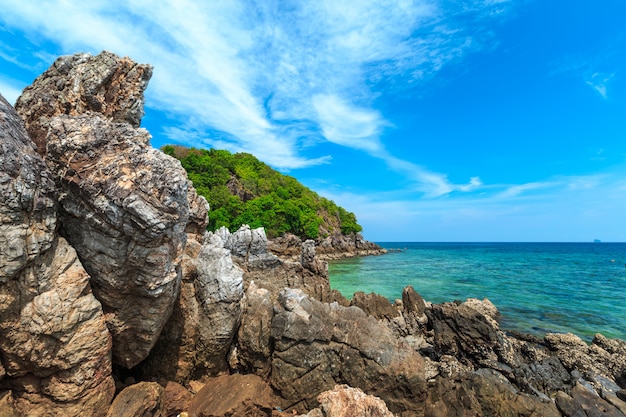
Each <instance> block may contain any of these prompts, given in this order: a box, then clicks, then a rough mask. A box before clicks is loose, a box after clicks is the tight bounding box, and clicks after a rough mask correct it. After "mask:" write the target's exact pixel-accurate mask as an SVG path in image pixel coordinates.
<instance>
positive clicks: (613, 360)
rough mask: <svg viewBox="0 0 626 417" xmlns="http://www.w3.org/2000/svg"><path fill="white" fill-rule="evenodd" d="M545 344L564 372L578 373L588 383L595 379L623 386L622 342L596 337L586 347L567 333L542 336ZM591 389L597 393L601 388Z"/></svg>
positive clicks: (625, 359)
mask: <svg viewBox="0 0 626 417" xmlns="http://www.w3.org/2000/svg"><path fill="white" fill-rule="evenodd" d="M545 343H546V345H547V346H548V347H549V348H550V349H551V350H552V351H554V352H555V353H556V356H557V357H558V358H559V359H560V360H561V362H562V363H563V365H564V366H565V367H566V368H567V369H568V370H570V371H571V370H577V371H579V372H581V373H582V374H583V375H584V376H585V378H587V380H589V381H591V382H592V383H593V382H594V380H597V378H598V377H602V378H605V379H608V380H610V381H613V382H614V383H617V384H618V385H619V384H620V383H621V384H622V385H623V384H624V382H626V342H625V341H622V340H618V339H607V338H606V337H604V336H602V335H600V334H597V335H596V336H595V337H594V339H593V341H592V343H591V345H587V344H586V343H585V342H584V341H583V340H582V339H581V338H579V337H578V336H576V335H574V334H571V333H566V334H557V333H550V334H547V335H546V336H545ZM595 388H596V389H597V390H600V389H601V386H599V385H598V384H595Z"/></svg>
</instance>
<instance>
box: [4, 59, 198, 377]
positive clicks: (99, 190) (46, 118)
mask: <svg viewBox="0 0 626 417" xmlns="http://www.w3.org/2000/svg"><path fill="white" fill-rule="evenodd" d="M151 73H152V69H151V67H150V66H148V65H139V64H136V63H134V62H132V61H131V60H130V59H128V58H119V57H117V56H115V55H113V54H111V53H108V52H103V53H101V54H100V55H97V56H90V55H87V54H77V55H73V56H66V57H61V58H59V59H58V60H57V61H56V62H55V63H54V64H53V65H52V67H51V68H50V69H49V70H48V71H46V72H45V73H44V74H42V75H41V76H40V77H38V78H37V79H36V80H35V82H34V83H33V85H31V86H30V87H28V88H27V89H26V90H25V91H24V93H23V94H22V96H21V97H20V98H19V99H18V101H17V104H16V106H17V108H18V110H19V112H20V114H21V116H22V117H23V118H24V120H25V122H26V126H27V129H28V131H29V133H30V135H31V136H32V137H33V138H34V139H35V142H36V144H37V147H38V149H39V152H40V153H43V154H45V156H46V158H45V160H46V163H47V165H48V167H49V169H50V170H51V171H52V172H53V174H54V175H55V177H56V178H55V181H56V183H57V188H58V190H59V196H60V203H61V215H60V223H61V224H62V234H63V235H64V236H65V237H66V238H67V239H68V241H69V242H70V244H71V245H72V246H73V247H74V248H75V249H76V251H77V252H78V255H79V257H80V259H81V262H82V263H83V265H84V266H85V269H86V270H87V271H88V272H89V274H90V275H91V278H92V281H91V284H92V287H93V291H94V294H95V296H96V297H97V298H98V300H100V302H101V303H102V305H103V309H104V312H105V315H106V318H107V324H108V326H109V329H110V331H111V333H112V335H113V340H114V344H113V356H114V360H115V361H116V362H117V363H119V364H121V365H122V366H125V367H128V368H130V367H133V366H135V365H137V364H138V363H139V362H140V361H141V360H143V359H144V358H145V357H146V356H147V354H148V352H149V351H150V349H151V348H152V346H153V345H154V343H155V342H156V339H157V337H158V336H159V334H160V332H161V329H162V328H163V326H164V324H165V322H166V320H167V319H168V317H169V315H170V314H171V312H172V308H173V305H174V302H175V300H176V297H177V295H178V291H179V287H180V263H181V259H182V253H183V249H184V246H185V239H186V235H185V230H186V228H187V225H188V223H189V218H190V202H192V200H193V198H192V197H193V194H192V195H191V196H190V192H189V188H190V183H189V181H188V180H187V178H186V174H185V171H184V170H183V168H182V167H181V166H180V163H179V162H178V161H176V160H174V159H173V158H170V157H169V156H166V155H164V154H163V153H162V152H160V151H158V150H155V149H153V148H152V147H151V146H150V143H149V141H150V135H149V134H148V132H147V131H145V130H144V129H139V128H138V126H139V123H140V120H141V116H142V115H143V91H144V89H145V88H146V86H147V82H148V80H149V78H150V75H151Z"/></svg>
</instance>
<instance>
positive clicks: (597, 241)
mask: <svg viewBox="0 0 626 417" xmlns="http://www.w3.org/2000/svg"><path fill="white" fill-rule="evenodd" d="M593 243H602V241H601V240H600V239H594V240H593Z"/></svg>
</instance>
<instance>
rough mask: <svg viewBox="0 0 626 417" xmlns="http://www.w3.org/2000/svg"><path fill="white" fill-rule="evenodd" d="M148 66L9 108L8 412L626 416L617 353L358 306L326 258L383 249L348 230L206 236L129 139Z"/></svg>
mask: <svg viewBox="0 0 626 417" xmlns="http://www.w3.org/2000/svg"><path fill="white" fill-rule="evenodd" d="M150 73H151V68H150V67H149V66H146V65H139V64H136V63H134V62H132V61H131V60H129V59H127V58H119V57H117V56H115V55H113V54H110V53H106V52H104V53H102V54H100V55H98V56H95V57H92V56H89V55H85V54H79V55H74V56H69V57H62V58H59V60H57V61H56V62H55V64H54V65H53V66H52V67H51V68H50V69H49V70H48V71H46V73H44V74H43V75H42V76H41V77H39V78H38V79H37V80H36V81H35V83H34V84H33V85H32V86H31V87H29V88H28V89H27V90H25V92H24V94H23V95H22V97H21V98H20V99H19V100H18V103H17V109H18V111H19V115H18V113H17V112H16V111H15V110H14V109H13V108H12V107H11V106H10V105H9V104H8V103H7V102H6V101H5V100H4V99H3V98H2V97H1V96H0V167H1V170H0V415H2V416H5V415H6V416H20V415H28V416H49V415H64V416H79V415H89V416H104V415H107V416H111V417H115V416H125V415H144V416H165V415H167V416H175V415H177V414H178V413H180V412H182V411H188V412H189V413H190V414H189V415H192V416H200V415H223V416H244V415H256V416H277V415H278V416H281V415H293V414H292V413H293V412H307V411H309V413H308V414H307V415H308V416H310V417H313V416H317V417H319V416H326V417H330V416H352V415H385V416H387V415H391V413H390V411H391V412H393V413H395V415H401V416H449V415H455V416H476V417H480V416H493V415H507V416H526V417H530V416H536V417H539V416H555V417H556V416H567V417H573V416H580V417H585V416H587V417H588V416H595V415H603V416H624V415H626V402H625V400H626V342H624V341H620V340H609V339H606V338H604V337H603V336H602V335H597V336H596V338H595V339H594V341H593V342H592V344H591V345H587V344H586V343H584V342H583V341H582V340H580V339H579V338H578V337H576V336H575V335H571V334H567V335H557V334H549V335H546V337H545V338H544V339H536V338H533V337H530V336H525V335H511V334H508V333H506V332H505V331H503V330H502V329H500V327H499V324H498V311H497V308H496V307H495V306H494V305H493V304H491V303H490V302H489V301H488V300H482V301H480V300H475V299H470V300H467V301H465V302H463V303H461V302H455V303H443V304H431V303H428V302H426V301H424V300H423V299H422V298H421V296H420V295H419V294H418V293H417V292H416V291H415V290H414V289H413V288H411V287H407V288H406V289H405V290H404V292H403V296H402V300H401V301H399V302H397V303H395V304H391V303H390V302H389V301H388V300H386V299H385V298H383V297H381V296H379V295H376V294H364V293H357V294H355V296H354V297H353V299H352V301H351V302H349V301H348V300H346V299H345V298H343V297H342V296H341V295H340V294H338V293H336V292H333V291H331V290H330V285H329V280H328V272H327V264H326V263H325V262H324V261H323V260H322V259H321V258H324V257H326V258H328V257H334V256H335V254H336V253H337V252H342V253H349V254H352V255H365V254H372V253H378V252H377V248H376V247H375V246H371V245H369V244H368V242H365V241H364V240H363V239H362V237H361V236H360V235H358V234H354V235H349V236H347V237H346V236H344V237H341V238H339V237H333V236H330V237H328V238H325V239H324V240H320V241H317V242H315V241H313V240H306V241H304V242H302V240H300V239H299V238H297V237H295V236H292V235H286V236H283V237H282V238H280V239H276V240H274V241H268V239H267V237H266V235H265V231H264V230H263V229H262V228H257V229H252V228H250V227H248V226H245V225H244V226H242V227H241V228H240V229H239V230H238V231H236V232H234V233H231V232H229V231H228V230H227V229H225V228H223V229H219V230H217V231H216V232H215V233H209V232H206V227H207V225H208V223H209V222H208V217H207V212H208V209H209V207H208V204H207V202H206V200H205V199H204V198H203V197H199V196H198V194H197V193H196V191H195V189H194V188H193V187H192V186H191V184H190V183H189V181H188V180H187V177H186V174H185V171H184V170H183V169H182V167H181V165H180V163H179V162H178V161H176V160H175V159H173V158H170V157H169V156H167V155H165V154H163V153H161V152H159V151H156V150H154V149H152V148H151V147H150V145H149V134H148V133H147V132H146V131H145V130H143V129H140V128H139V127H138V126H139V122H140V119H141V115H142V114H143V90H144V89H145V87H146V85H147V81H148V79H149V76H150ZM20 115H21V116H22V118H23V121H22V119H20ZM25 127H26V128H25ZM29 134H30V137H29ZM31 138H32V140H31ZM230 374H232V375H230ZM218 375H219V376H218ZM216 376H218V377H217V378H214V377H216ZM138 379H139V380H140V381H139V382H138V383H136V382H137V380H138ZM155 381H158V383H157V382H155ZM199 381H200V382H199ZM202 386H204V388H202ZM373 395H375V396H377V397H380V398H374V397H373ZM114 397H115V398H114ZM381 399H382V401H381ZM282 409H285V410H288V413H283V412H282V411H281V410H282Z"/></svg>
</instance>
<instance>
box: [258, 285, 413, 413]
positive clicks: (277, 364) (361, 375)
mask: <svg viewBox="0 0 626 417" xmlns="http://www.w3.org/2000/svg"><path fill="white" fill-rule="evenodd" d="M278 301H279V304H280V307H279V309H278V310H277V313H276V315H275V316H274V318H273V320H272V338H273V339H274V344H275V346H274V348H275V349H274V354H273V356H272V373H271V377H270V378H271V379H270V381H271V384H272V386H273V387H274V388H275V389H276V390H277V392H278V393H280V395H281V396H282V397H283V398H284V399H285V404H289V405H291V406H294V407H295V408H296V409H298V410H306V409H312V408H314V407H316V406H317V405H318V401H317V396H318V395H319V394H320V393H321V392H323V391H326V390H329V389H332V388H333V387H334V386H335V385H336V384H348V385H350V386H352V387H356V388H360V389H362V390H363V391H365V392H366V393H368V394H371V395H375V396H379V397H381V398H382V399H383V400H384V401H385V402H386V403H387V405H388V407H389V409H390V410H391V411H393V412H396V413H399V412H404V411H407V412H413V413H419V412H420V410H421V408H422V406H423V403H422V400H423V397H424V387H425V381H424V362H423V360H422V357H421V356H420V355H419V354H417V353H416V352H415V351H414V350H413V349H411V348H410V346H409V345H408V343H406V342H404V341H403V340H402V339H398V338H396V337H395V336H394V334H393V333H392V331H391V330H390V329H389V328H388V327H387V326H385V325H384V324H382V323H380V322H378V321H377V320H376V319H374V318H373V317H371V316H368V315H366V314H365V313H364V312H363V311H362V310H361V309H359V308H357V307H342V306H339V305H338V304H336V303H332V304H325V303H321V302H319V301H317V300H315V299H313V298H310V297H308V296H307V295H306V294H305V293H304V292H303V291H302V290H298V289H284V290H283V291H281V293H280V296H279V300H278Z"/></svg>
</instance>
